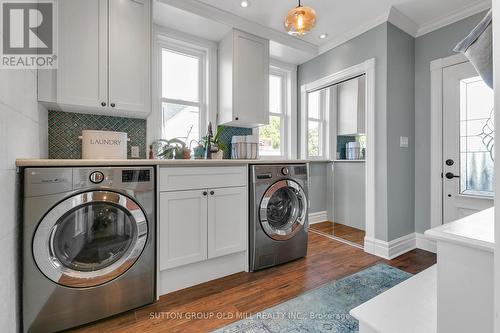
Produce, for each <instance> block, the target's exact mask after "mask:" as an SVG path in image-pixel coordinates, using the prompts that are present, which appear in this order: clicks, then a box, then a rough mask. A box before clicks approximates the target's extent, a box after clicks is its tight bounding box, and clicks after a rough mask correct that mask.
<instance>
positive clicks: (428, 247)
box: [415, 232, 437, 253]
mask: <svg viewBox="0 0 500 333" xmlns="http://www.w3.org/2000/svg"><path fill="white" fill-rule="evenodd" d="M415 239H416V241H417V249H422V250H425V251H429V252H433V253H436V252H437V244H436V241H435V240H433V239H430V238H429V237H427V236H426V235H424V234H420V233H418V232H417V233H415Z"/></svg>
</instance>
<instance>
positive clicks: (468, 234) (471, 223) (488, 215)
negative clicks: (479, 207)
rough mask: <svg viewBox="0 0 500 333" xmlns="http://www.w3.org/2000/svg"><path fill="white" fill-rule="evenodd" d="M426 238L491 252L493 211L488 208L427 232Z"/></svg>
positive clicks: (492, 244)
mask: <svg viewBox="0 0 500 333" xmlns="http://www.w3.org/2000/svg"><path fill="white" fill-rule="evenodd" d="M425 234H426V235H427V236H429V237H430V238H433V239H435V240H438V241H444V242H449V243H454V244H458V245H463V246H467V247H472V248H476V249H479V250H483V251H487V252H493V251H494V248H495V238H494V235H495V209H494V208H489V209H486V210H483V211H481V212H478V213H475V214H472V215H470V216H467V217H464V218H463V219H460V220H457V221H455V222H450V223H446V224H443V225H441V226H439V227H436V228H433V229H430V230H427V231H426V232H425Z"/></svg>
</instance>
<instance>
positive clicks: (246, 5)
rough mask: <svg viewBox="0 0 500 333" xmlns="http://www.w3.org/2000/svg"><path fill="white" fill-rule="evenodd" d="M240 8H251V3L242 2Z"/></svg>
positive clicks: (243, 0) (245, 0)
mask: <svg viewBox="0 0 500 333" xmlns="http://www.w3.org/2000/svg"><path fill="white" fill-rule="evenodd" d="M240 6H241V7H242V8H247V7H248V6H250V3H249V2H248V1H247V0H242V1H241V2H240Z"/></svg>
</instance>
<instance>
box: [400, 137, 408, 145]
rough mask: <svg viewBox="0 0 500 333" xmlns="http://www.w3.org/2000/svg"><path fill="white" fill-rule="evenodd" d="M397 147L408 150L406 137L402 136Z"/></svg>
mask: <svg viewBox="0 0 500 333" xmlns="http://www.w3.org/2000/svg"><path fill="white" fill-rule="evenodd" d="M399 147H401V148H408V137H407V136H402V137H400V138H399Z"/></svg>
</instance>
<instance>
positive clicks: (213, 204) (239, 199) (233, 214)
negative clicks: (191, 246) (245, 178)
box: [208, 187, 248, 258]
mask: <svg viewBox="0 0 500 333" xmlns="http://www.w3.org/2000/svg"><path fill="white" fill-rule="evenodd" d="M209 195H210V196H209V197H208V258H215V257H219V256H224V255H227V254H231V253H235V252H240V251H245V249H246V248H247V241H246V240H247V229H248V223H247V219H248V217H247V216H248V214H247V211H248V210H247V209H248V208H247V206H248V200H247V188H246V187H233V188H220V189H216V190H211V191H210V193H209Z"/></svg>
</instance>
